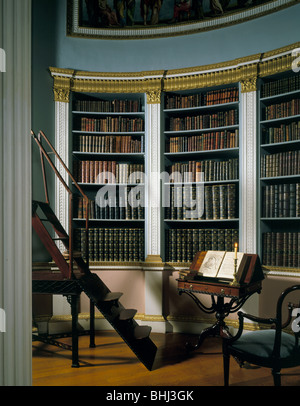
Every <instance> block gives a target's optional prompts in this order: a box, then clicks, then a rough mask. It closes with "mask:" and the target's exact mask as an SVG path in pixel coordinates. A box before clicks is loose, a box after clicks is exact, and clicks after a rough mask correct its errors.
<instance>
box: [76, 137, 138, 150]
mask: <svg viewBox="0 0 300 406" xmlns="http://www.w3.org/2000/svg"><path fill="white" fill-rule="evenodd" d="M74 144H75V145H74V150H76V151H79V152H97V153H113V152H121V153H137V152H144V136H143V135H141V136H140V137H139V138H138V139H136V138H133V137H132V136H131V135H116V136H115V135H104V136H101V135H78V136H77V137H76V139H75V142H74Z"/></svg>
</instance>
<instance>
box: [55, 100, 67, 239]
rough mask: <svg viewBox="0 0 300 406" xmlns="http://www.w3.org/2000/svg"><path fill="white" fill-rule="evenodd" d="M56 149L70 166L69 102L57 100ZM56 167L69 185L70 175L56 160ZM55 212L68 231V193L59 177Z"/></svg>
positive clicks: (56, 184)
mask: <svg viewBox="0 0 300 406" xmlns="http://www.w3.org/2000/svg"><path fill="white" fill-rule="evenodd" d="M55 149H56V151H57V152H58V154H59V155H60V157H61V158H62V160H63V161H64V163H65V164H66V166H67V167H68V168H69V103H65V102H60V101H56V102H55ZM55 165H56V168H57V169H58V171H59V173H60V174H61V176H62V177H63V179H64V180H65V182H66V183H67V185H69V178H68V175H67V173H66V171H65V169H64V168H63V166H62V165H61V163H59V161H58V159H56V160H55ZM55 212H56V215H57V217H58V219H59V220H60V222H61V224H62V226H63V227H64V229H65V230H66V231H67V232H68V229H69V226H68V218H69V217H68V193H67V191H66V189H65V188H64V186H63V185H62V183H61V182H60V181H59V179H58V178H57V177H56V178H55Z"/></svg>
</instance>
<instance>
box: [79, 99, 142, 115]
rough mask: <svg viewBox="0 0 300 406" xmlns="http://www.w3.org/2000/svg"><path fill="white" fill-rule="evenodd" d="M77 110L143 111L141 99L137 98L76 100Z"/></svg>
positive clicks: (106, 111)
mask: <svg viewBox="0 0 300 406" xmlns="http://www.w3.org/2000/svg"><path fill="white" fill-rule="evenodd" d="M74 109H75V111H86V112H95V113H96V112H97V113H101V112H103V113H138V112H140V111H141V101H140V100H139V99H137V100H127V99H126V100H119V99H115V100H76V101H75V103H74Z"/></svg>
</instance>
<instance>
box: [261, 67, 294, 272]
mask: <svg viewBox="0 0 300 406" xmlns="http://www.w3.org/2000/svg"><path fill="white" fill-rule="evenodd" d="M259 96H260V98H259V103H260V109H259V114H260V123H259V126H260V131H259V136H260V139H259V143H260V188H259V193H260V252H261V258H262V263H263V264H264V265H266V266H270V267H284V268H286V267H291V268H299V267H300V77H299V75H297V74H295V73H293V72H286V73H284V74H281V75H274V76H271V77H267V78H265V79H263V80H261V84H260V94H259Z"/></svg>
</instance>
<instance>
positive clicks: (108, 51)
mask: <svg viewBox="0 0 300 406" xmlns="http://www.w3.org/2000/svg"><path fill="white" fill-rule="evenodd" d="M41 3H43V2H41ZM56 4H57V7H58V8H57V16H58V22H57V29H58V36H57V43H56V46H57V52H56V57H57V60H56V65H52V66H57V67H60V68H72V69H78V70H87V71H97V72H137V71H143V70H144V71H149V70H161V69H169V70H170V69H178V68H187V67H193V66H198V65H207V64H213V63H219V62H224V61H229V60H232V59H235V58H240V57H243V56H248V55H252V54H256V53H263V52H267V51H271V50H273V49H277V48H280V47H283V46H285V45H289V44H293V43H295V42H297V41H298V40H299V15H300V4H297V5H294V6H291V7H289V8H286V9H284V10H281V11H278V12H275V13H272V14H270V15H267V16H264V17H259V18H256V19H254V20H251V21H248V22H244V23H240V24H236V25H232V26H229V27H226V28H221V29H216V30H212V31H207V32H202V33H198V34H192V35H185V36H178V37H170V38H159V39H147V40H97V39H81V38H71V37H66V35H65V33H66V6H65V1H59V2H57V1H56Z"/></svg>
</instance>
